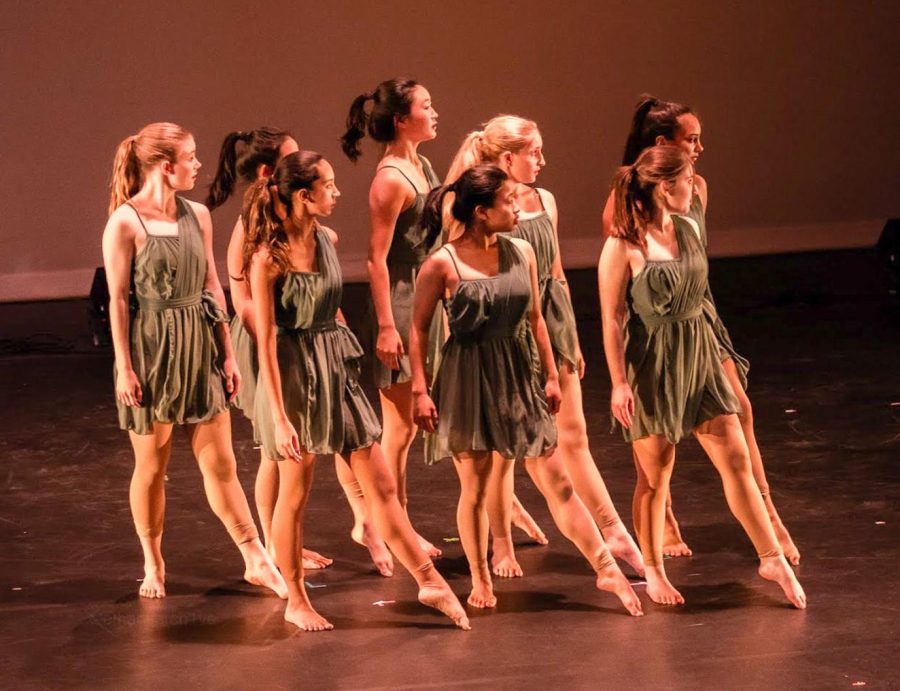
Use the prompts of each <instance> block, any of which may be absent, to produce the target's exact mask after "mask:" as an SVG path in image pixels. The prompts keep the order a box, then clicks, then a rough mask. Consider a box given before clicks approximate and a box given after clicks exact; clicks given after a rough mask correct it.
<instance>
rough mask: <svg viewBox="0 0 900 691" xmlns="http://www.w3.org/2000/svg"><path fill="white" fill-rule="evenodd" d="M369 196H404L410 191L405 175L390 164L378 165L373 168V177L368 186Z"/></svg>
mask: <svg viewBox="0 0 900 691" xmlns="http://www.w3.org/2000/svg"><path fill="white" fill-rule="evenodd" d="M369 192H370V196H371V197H372V198H373V199H375V200H387V199H395V198H398V197H400V198H405V197H406V196H408V195H409V194H411V193H412V190H411V189H410V185H409V182H408V180H407V178H406V176H404V175H403V173H402V172H400V170H398V169H397V168H394V167H393V164H390V165H379V167H378V168H376V169H375V177H374V178H373V179H372V186H371V187H370V188H369Z"/></svg>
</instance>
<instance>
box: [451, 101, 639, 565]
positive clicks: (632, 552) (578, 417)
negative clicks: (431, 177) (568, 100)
mask: <svg viewBox="0 0 900 691" xmlns="http://www.w3.org/2000/svg"><path fill="white" fill-rule="evenodd" d="M483 161H487V162H491V163H494V164H496V165H497V166H498V167H499V168H500V169H501V170H503V172H505V173H506V174H507V175H508V176H509V178H510V180H512V181H513V182H514V183H515V198H516V204H517V206H518V207H519V209H520V213H519V222H518V224H517V225H516V227H515V230H513V232H512V236H513V237H518V238H522V239H523V240H526V241H527V242H528V243H529V244H530V245H531V247H532V249H533V250H534V253H535V256H536V257H537V269H538V285H539V287H540V308H541V312H542V314H543V317H544V321H545V323H546V324H547V330H548V332H549V335H550V345H551V346H552V347H553V355H554V358H555V362H556V367H557V369H558V370H559V384H560V390H561V392H562V403H561V405H560V409H559V414H558V415H557V418H556V422H557V427H558V434H559V446H558V447H557V454H558V455H559V456H560V457H561V458H562V461H563V462H564V463H565V466H566V470H567V471H568V472H569V475H571V477H572V484H573V485H574V487H575V491H576V492H577V493H578V496H579V497H580V498H581V500H582V501H583V502H584V503H585V505H586V506H587V507H588V509H589V510H590V512H591V515H592V516H593V517H594V521H595V522H596V523H597V527H598V528H600V531H601V532H602V533H603V538H604V540H606V544H607V546H608V547H609V549H610V551H611V552H612V554H613V556H614V557H618V558H620V559H624V560H625V561H627V562H628V563H629V564H630V565H631V566H632V568H634V570H635V571H637V573H639V574H641V575H643V571H644V565H643V561H642V559H641V553H640V551H639V550H638V548H637V545H635V543H634V540H633V539H632V538H631V535H629V534H628V530H627V529H626V528H625V525H624V524H623V523H622V519H621V518H619V514H618V513H617V512H616V509H615V507H614V506H613V502H612V499H611V498H610V496H609V492H608V491H607V489H606V485H605V484H604V482H603V478H602V476H601V475H600V471H599V470H598V469H597V464H596V463H595V462H594V459H593V457H592V456H591V450H590V446H589V444H588V438H587V426H586V423H585V420H584V410H583V408H582V402H581V401H582V398H581V379H582V377H583V376H584V358H583V357H582V354H581V348H580V346H579V343H578V332H577V330H576V327H575V311H574V310H573V308H572V301H571V298H570V295H569V288H568V284H567V283H566V276H565V273H563V268H562V261H561V259H560V256H559V243H558V239H557V238H558V235H557V232H558V230H557V229H558V213H557V208H556V200H555V199H554V197H553V195H552V194H550V192H548V191H547V190H544V189H537V188H534V187H532V185H533V184H534V182H535V179H536V178H537V176H538V174H539V173H540V172H541V169H542V168H543V167H544V165H545V164H546V161H545V159H544V154H543V139H542V138H541V133H540V132H539V131H538V127H537V124H535V123H534V122H532V121H531V120H526V119H524V118H520V117H517V116H515V115H501V116H498V117H495V118H492V119H491V120H489V121H488V122H487V123H485V124H484V128H483V129H482V130H478V131H475V132H471V133H470V134H469V135H468V136H467V137H466V139H465V141H463V144H462V147H460V150H459V152H458V153H457V154H456V157H455V158H454V159H453V163H452V164H451V165H450V173H449V174H448V176H447V179H448V181H450V180H455V179H456V178H458V177H459V176H460V174H462V172H463V171H464V170H466V169H467V168H470V167H471V166H473V165H476V164H478V163H481V162H483ZM450 206H451V200H450V197H448V198H447V200H445V202H444V222H445V227H447V228H450V227H451V226H452V224H453V219H452V216H451V214H450ZM501 467H503V466H502V465H501V464H499V463H497V464H494V466H493V470H494V471H499V469H500V468H501ZM507 467H508V470H507V473H506V475H503V476H498V475H496V474H492V475H491V484H490V489H489V490H488V492H489V497H494V498H496V499H498V500H499V501H492V500H491V499H488V507H489V511H488V513H489V515H490V516H491V519H492V520H491V533H492V534H493V552H494V556H493V570H494V573H495V574H496V575H498V576H507V577H509V576H521V575H522V568H521V567H520V566H519V564H518V562H517V561H516V558H515V553H514V551H513V544H512V538H511V537H510V534H509V526H510V519H511V503H512V493H513V473H512V465H511V464H507Z"/></svg>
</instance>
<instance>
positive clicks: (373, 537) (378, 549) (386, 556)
mask: <svg viewBox="0 0 900 691" xmlns="http://www.w3.org/2000/svg"><path fill="white" fill-rule="evenodd" d="M350 538H351V539H352V540H353V542H355V543H356V544H358V545H362V546H363V547H365V548H366V549H367V550H369V555H370V556H371V557H372V562H373V563H374V564H375V568H376V569H378V573H380V574H381V575H382V576H384V577H385V578H390V577H391V576H393V575H394V557H392V556H391V552H390V550H389V549H388V547H387V545H386V544H385V543H384V540H382V539H381V536H380V535H379V534H378V532H377V531H376V530H375V529H374V527H373V526H371V525H369V524H368V523H363V524H362V525H355V526H353V530H351V531H350Z"/></svg>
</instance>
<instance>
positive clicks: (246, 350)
mask: <svg viewBox="0 0 900 691" xmlns="http://www.w3.org/2000/svg"><path fill="white" fill-rule="evenodd" d="M231 344H232V346H233V347H234V359H235V360H236V361H237V365H238V370H239V371H240V373H241V386H240V388H239V389H238V395H237V396H236V397H235V400H234V404H235V405H236V406H237V407H238V408H240V410H241V412H243V413H244V415H245V416H246V417H247V418H248V419H249V420H250V421H251V422H252V421H253V414H254V409H255V406H256V386H257V380H258V379H259V361H258V360H257V359H256V341H255V340H254V339H253V336H251V335H250V332H249V331H247V329H246V328H245V327H244V323H243V322H242V321H241V319H240V317H238V316H234V317H232V318H231ZM256 441H257V442H258V441H259V440H258V439H257V440H256Z"/></svg>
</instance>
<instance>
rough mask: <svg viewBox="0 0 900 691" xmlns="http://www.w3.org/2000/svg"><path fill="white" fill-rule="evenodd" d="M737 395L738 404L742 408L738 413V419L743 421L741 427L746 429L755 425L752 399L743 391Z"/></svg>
mask: <svg viewBox="0 0 900 691" xmlns="http://www.w3.org/2000/svg"><path fill="white" fill-rule="evenodd" d="M736 393H737V399H738V403H739V404H740V406H741V412H740V413H738V417H739V418H740V420H741V425H742V426H743V427H746V426H748V425H750V426H752V425H753V406H752V405H750V399H749V398H748V396H747V394H745V393H744V391H743V390H741V391H740V392H736Z"/></svg>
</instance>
